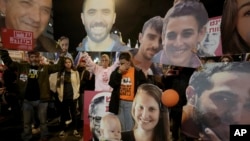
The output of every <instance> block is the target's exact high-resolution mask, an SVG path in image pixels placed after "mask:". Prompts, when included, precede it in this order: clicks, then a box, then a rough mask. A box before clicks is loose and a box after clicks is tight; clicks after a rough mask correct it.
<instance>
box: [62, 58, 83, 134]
mask: <svg viewBox="0 0 250 141" xmlns="http://www.w3.org/2000/svg"><path fill="white" fill-rule="evenodd" d="M79 88H80V76H79V73H78V71H77V70H76V69H74V66H73V60H72V59H71V58H68V57H65V60H64V69H63V70H62V71H60V72H59V73H58V82H57V93H58V98H59V100H60V101H61V109H63V110H61V125H62V129H63V130H62V131H61V132H60V133H59V137H61V138H64V137H65V134H66V132H67V125H68V124H69V123H68V122H67V121H71V120H72V123H73V128H74V129H73V135H74V136H75V137H81V135H80V133H79V132H78V130H77V116H76V106H77V100H78V98H79V96H80V95H79Z"/></svg>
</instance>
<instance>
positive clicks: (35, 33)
mask: <svg viewBox="0 0 250 141" xmlns="http://www.w3.org/2000/svg"><path fill="white" fill-rule="evenodd" d="M0 1H1V7H0V11H1V19H2V20H1V22H3V23H1V24H0V25H2V26H3V27H4V28H6V29H9V30H13V32H16V31H19V32H21V31H22V32H24V33H25V32H28V33H29V32H30V33H32V39H33V40H34V41H35V43H33V44H34V45H35V48H34V47H33V48H34V49H33V50H36V51H45V52H47V51H48V52H55V51H60V49H57V48H56V42H55V41H53V40H52V39H50V38H49V37H46V36H44V35H43V32H44V31H45V30H46V28H47V27H48V23H49V20H50V15H51V10H52V0H32V1H20V0H0ZM1 28H2V27H1ZM1 34H2V35H1V36H7V35H6V34H7V33H6V32H2V33H1ZM19 37H20V36H19ZM13 38H17V36H14V37H10V39H9V40H4V41H3V42H4V45H8V44H7V43H5V42H12V39H13ZM32 39H31V40H32ZM18 40H19V42H18V44H20V40H22V42H21V43H22V45H23V46H24V45H25V44H27V43H26V42H24V40H25V39H24V38H20V39H18ZM15 43H16V42H14V44H15ZM4 45H3V46H4ZM4 47H5V48H7V49H8V48H10V47H11V46H4ZM17 49H18V50H19V49H21V50H32V49H30V48H28V49H27V48H24V47H23V48H21V47H20V48H17Z"/></svg>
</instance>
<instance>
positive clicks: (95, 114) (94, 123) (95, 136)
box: [88, 92, 110, 141]
mask: <svg viewBox="0 0 250 141" xmlns="http://www.w3.org/2000/svg"><path fill="white" fill-rule="evenodd" d="M109 98H110V93H109V92H100V93H97V94H96V95H95V96H94V97H93V98H92V99H91V102H90V104H89V109H88V114H89V115H88V118H89V121H90V132H91V133H92V138H91V141H99V138H100V136H101V132H100V122H101V119H102V117H103V116H105V115H106V114H107V113H108V108H107V106H108V103H107V102H108V101H107V99H109Z"/></svg>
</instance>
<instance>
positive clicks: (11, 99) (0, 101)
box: [0, 81, 20, 121]
mask: <svg viewBox="0 0 250 141" xmlns="http://www.w3.org/2000/svg"><path fill="white" fill-rule="evenodd" d="M19 106H20V105H19V102H18V98H17V96H16V95H15V94H13V93H8V91H7V90H6V87H5V86H4V82H2V81H0V121H1V120H2V119H4V118H5V117H6V116H12V118H11V119H12V121H14V120H16V121H19V120H17V117H19V116H20V114H19Z"/></svg>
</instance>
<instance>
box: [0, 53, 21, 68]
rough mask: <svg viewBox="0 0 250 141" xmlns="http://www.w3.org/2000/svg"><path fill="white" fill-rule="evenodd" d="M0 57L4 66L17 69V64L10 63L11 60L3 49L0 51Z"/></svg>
mask: <svg viewBox="0 0 250 141" xmlns="http://www.w3.org/2000/svg"><path fill="white" fill-rule="evenodd" d="M0 56H1V59H2V60H3V62H4V64H5V65H6V66H7V67H8V68H17V67H18V65H19V63H17V62H14V61H12V59H11V58H10V56H9V52H8V51H7V50H5V49H0Z"/></svg>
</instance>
